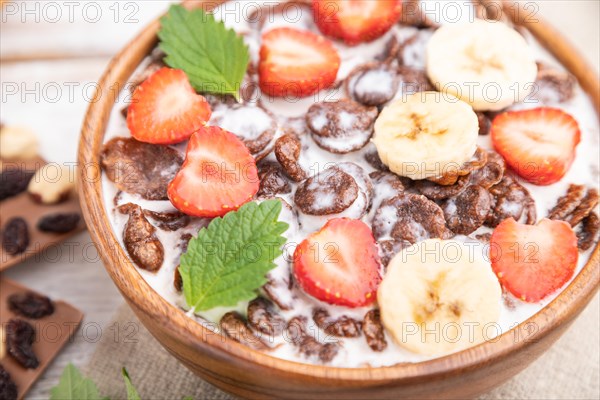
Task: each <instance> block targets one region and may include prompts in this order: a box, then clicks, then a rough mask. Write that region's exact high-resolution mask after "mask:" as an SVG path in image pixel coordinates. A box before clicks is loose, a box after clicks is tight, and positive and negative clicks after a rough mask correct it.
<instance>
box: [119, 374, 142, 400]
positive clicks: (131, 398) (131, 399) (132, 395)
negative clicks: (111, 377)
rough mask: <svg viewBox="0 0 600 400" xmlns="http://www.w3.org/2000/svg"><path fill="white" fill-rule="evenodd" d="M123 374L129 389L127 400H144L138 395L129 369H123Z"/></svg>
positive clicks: (126, 386)
mask: <svg viewBox="0 0 600 400" xmlns="http://www.w3.org/2000/svg"><path fill="white" fill-rule="evenodd" d="M121 374H123V380H124V381H125V388H126V389H127V400H142V398H141V397H140V395H139V394H138V392H137V390H136V389H135V387H134V386H133V384H132V383H131V378H130V377H129V373H128V372H127V369H125V367H123V369H121Z"/></svg>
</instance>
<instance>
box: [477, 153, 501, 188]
mask: <svg viewBox="0 0 600 400" xmlns="http://www.w3.org/2000/svg"><path fill="white" fill-rule="evenodd" d="M505 170H506V162H505V161H504V158H502V156H501V155H500V154H498V153H496V152H495V151H488V152H487V162H486V163H485V165H484V166H483V167H481V168H480V169H477V170H475V171H473V172H471V173H470V174H469V183H470V184H471V185H479V186H481V187H483V188H485V189H489V188H491V187H492V186H494V185H495V184H497V183H499V182H500V181H501V180H502V177H503V176H504V171H505Z"/></svg>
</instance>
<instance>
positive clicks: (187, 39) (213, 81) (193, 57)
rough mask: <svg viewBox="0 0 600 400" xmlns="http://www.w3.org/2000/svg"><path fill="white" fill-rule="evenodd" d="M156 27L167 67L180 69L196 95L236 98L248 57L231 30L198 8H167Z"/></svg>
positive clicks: (239, 38) (174, 6) (246, 51)
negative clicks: (208, 94)
mask: <svg viewBox="0 0 600 400" xmlns="http://www.w3.org/2000/svg"><path fill="white" fill-rule="evenodd" d="M160 24H161V27H160V30H159V31H158V37H159V39H160V45H159V47H160V48H161V50H162V51H164V52H165V53H166V55H167V56H166V57H165V63H166V64H167V65H168V66H170V67H172V68H177V69H181V70H183V71H184V72H185V73H186V74H187V76H188V78H189V80H190V83H191V84H192V86H193V87H194V89H196V91H198V92H202V93H216V94H231V95H233V96H235V97H236V98H238V91H239V89H240V86H241V82H242V79H243V78H244V74H245V73H246V68H247V67H248V61H249V60H250V55H249V53H248V47H247V46H246V45H245V44H244V40H243V39H242V38H241V37H240V36H238V34H237V33H236V32H235V31H234V30H233V29H227V28H225V25H224V24H223V22H220V21H216V20H215V17H214V16H213V15H212V14H207V13H205V12H204V11H203V10H202V9H199V8H198V9H195V10H191V11H189V10H187V9H185V8H184V7H182V6H180V5H173V6H171V8H170V9H169V12H168V13H167V15H165V16H164V17H162V18H161V20H160Z"/></svg>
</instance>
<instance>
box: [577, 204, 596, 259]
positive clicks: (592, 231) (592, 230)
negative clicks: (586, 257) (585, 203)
mask: <svg viewBox="0 0 600 400" xmlns="http://www.w3.org/2000/svg"><path fill="white" fill-rule="evenodd" d="M599 229H600V221H599V220H598V214H596V213H595V212H593V211H592V212H590V213H589V214H588V216H587V217H585V218H584V219H583V220H582V221H581V224H580V225H579V230H578V231H577V247H579V249H580V250H582V251H586V250H588V249H589V248H590V247H592V245H593V244H594V242H595V240H596V236H597V235H598V230H599Z"/></svg>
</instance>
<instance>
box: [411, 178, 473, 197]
mask: <svg viewBox="0 0 600 400" xmlns="http://www.w3.org/2000/svg"><path fill="white" fill-rule="evenodd" d="M468 185H469V175H464V176H459V177H458V179H457V180H456V182H455V183H454V184H451V185H441V184H439V183H436V182H432V181H430V180H427V179H421V180H417V181H415V182H414V185H413V187H414V189H415V190H416V191H417V192H419V193H421V194H422V195H423V196H425V197H427V198H428V199H430V200H444V199H448V198H450V197H456V196H458V195H459V194H460V193H461V192H462V191H463V190H465V189H466V188H467V186H468Z"/></svg>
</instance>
